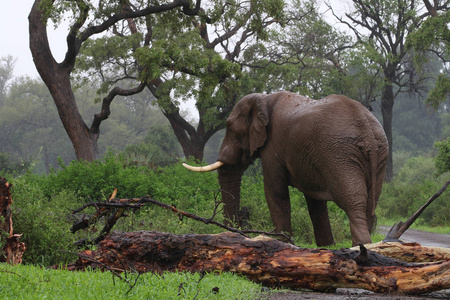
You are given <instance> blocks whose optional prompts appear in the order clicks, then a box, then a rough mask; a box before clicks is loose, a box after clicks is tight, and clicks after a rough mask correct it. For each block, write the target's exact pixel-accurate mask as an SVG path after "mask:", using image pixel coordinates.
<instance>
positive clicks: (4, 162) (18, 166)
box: [0, 152, 32, 174]
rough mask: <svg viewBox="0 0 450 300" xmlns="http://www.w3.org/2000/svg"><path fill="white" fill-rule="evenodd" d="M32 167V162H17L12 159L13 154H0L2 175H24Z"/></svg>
mask: <svg viewBox="0 0 450 300" xmlns="http://www.w3.org/2000/svg"><path fill="white" fill-rule="evenodd" d="M31 165H32V162H31V160H28V161H21V160H19V161H16V160H14V159H12V158H11V154H9V153H3V152H0V174H1V173H10V174H11V173H13V174H23V173H25V172H27V171H28V170H29V169H30V167H31Z"/></svg>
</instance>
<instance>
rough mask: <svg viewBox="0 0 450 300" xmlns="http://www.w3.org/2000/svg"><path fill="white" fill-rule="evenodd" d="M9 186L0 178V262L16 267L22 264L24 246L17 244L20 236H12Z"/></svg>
mask: <svg viewBox="0 0 450 300" xmlns="http://www.w3.org/2000/svg"><path fill="white" fill-rule="evenodd" d="M11 186H12V185H11V184H10V183H8V182H7V181H6V179H5V178H3V177H0V242H1V244H3V245H4V246H3V249H2V251H1V252H0V262H7V263H9V264H12V265H16V264H20V263H22V256H23V253H24V252H25V244H24V243H22V242H19V239H20V237H21V236H22V235H21V234H14V230H13V222H12V218H11V204H12V198H11V192H10V188H11Z"/></svg>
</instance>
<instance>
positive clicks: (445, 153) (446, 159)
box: [434, 137, 450, 175]
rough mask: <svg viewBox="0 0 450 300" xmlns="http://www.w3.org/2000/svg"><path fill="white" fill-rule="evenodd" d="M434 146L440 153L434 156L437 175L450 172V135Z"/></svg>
mask: <svg viewBox="0 0 450 300" xmlns="http://www.w3.org/2000/svg"><path fill="white" fill-rule="evenodd" d="M434 147H436V148H437V149H438V151H439V152H438V155H437V156H436V157H435V158H434V162H435V164H436V169H437V175H442V174H444V173H445V172H450V137H449V138H447V139H446V140H442V141H440V142H436V143H435V144H434Z"/></svg>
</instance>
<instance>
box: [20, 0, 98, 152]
mask: <svg viewBox="0 0 450 300" xmlns="http://www.w3.org/2000/svg"><path fill="white" fill-rule="evenodd" d="M40 3H41V0H36V1H35V2H34V4H33V7H32V9H31V12H30V15H29V16H28V20H29V34H30V50H31V54H32V56H33V61H34V64H35V66H36V69H37V71H38V72H39V75H40V76H41V78H42V80H43V81H44V83H45V84H46V86H47V87H48V89H49V91H50V94H51V95H52V97H53V100H54V102H55V105H56V108H57V110H58V114H59V117H60V119H61V121H62V123H63V126H64V128H65V130H66V132H67V134H68V135H69V138H70V140H71V142H72V145H73V148H74V150H75V154H76V156H77V158H78V159H81V160H86V161H93V160H95V159H96V158H97V154H98V153H97V137H98V135H94V134H93V133H92V132H91V131H90V129H89V128H88V126H87V125H86V123H85V122H84V120H83V118H82V117H81V114H80V113H79V110H78V107H77V103H76V99H75V95H74V93H73V91H72V85H71V82H70V73H71V72H72V70H73V67H74V64H75V57H76V54H77V53H78V49H76V48H78V47H76V46H73V48H75V49H72V48H70V49H68V52H67V54H66V58H65V59H64V61H63V62H62V63H58V62H56V60H55V58H54V57H53V55H52V51H51V49H50V46H49V42H48V36H47V26H46V24H47V20H46V19H45V18H44V16H43V13H42V11H41V10H40V8H39V5H40ZM69 47H70V46H69Z"/></svg>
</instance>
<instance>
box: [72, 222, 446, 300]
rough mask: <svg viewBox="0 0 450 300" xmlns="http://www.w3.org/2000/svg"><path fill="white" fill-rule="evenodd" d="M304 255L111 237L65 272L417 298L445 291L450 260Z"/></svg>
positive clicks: (240, 241) (226, 236) (241, 242)
mask: <svg viewBox="0 0 450 300" xmlns="http://www.w3.org/2000/svg"><path fill="white" fill-rule="evenodd" d="M361 249H363V251H361V252H360V251H358V250H351V249H341V250H328V249H304V248H299V247H297V246H294V245H290V244H287V243H283V242H280V241H278V240H275V239H272V238H269V237H265V236H259V237H257V238H252V239H251V238H246V237H244V236H242V235H240V234H236V233H231V232H226V233H221V234H217V235H200V234H199V235H197V234H186V235H175V234H170V233H161V232H147V231H138V232H129V233H125V232H113V233H111V234H110V235H109V236H107V237H106V238H105V239H104V240H103V241H102V242H100V244H99V245H98V248H97V250H95V251H91V250H86V251H83V252H82V253H81V254H80V257H79V259H78V260H77V261H76V262H75V263H73V264H70V265H68V266H67V268H68V269H69V270H82V269H85V268H86V267H88V266H90V267H92V268H100V269H105V267H104V266H105V265H107V266H108V268H112V269H114V270H116V271H125V270H127V269H129V268H133V269H135V270H137V271H138V272H161V271H176V270H178V271H190V272H204V271H206V272H215V271H226V272H234V273H237V274H241V275H244V276H246V277H248V278H249V279H250V280H252V281H254V282H258V283H262V284H263V285H265V286H269V287H288V288H307V289H312V290H317V291H330V290H333V289H336V288H343V287H345V288H362V289H366V290H371V291H374V292H378V293H406V294H422V293H429V292H432V291H436V290H440V289H447V288H450V260H448V259H447V260H445V261H441V262H436V263H426V264H414V263H408V262H404V261H400V260H396V259H392V258H388V257H385V256H383V255H380V254H377V253H375V252H373V251H370V250H364V249H365V248H361Z"/></svg>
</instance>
